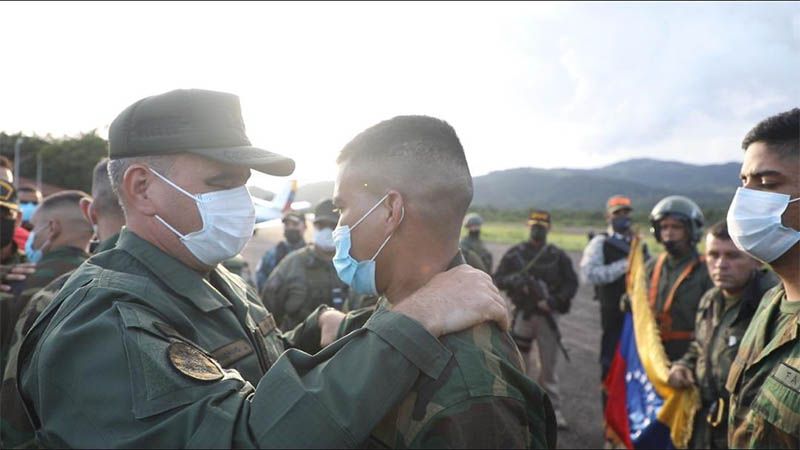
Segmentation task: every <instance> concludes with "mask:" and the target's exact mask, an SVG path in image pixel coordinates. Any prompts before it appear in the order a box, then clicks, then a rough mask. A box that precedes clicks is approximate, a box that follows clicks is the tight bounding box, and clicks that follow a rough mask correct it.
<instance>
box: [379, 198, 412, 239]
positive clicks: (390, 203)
mask: <svg viewBox="0 0 800 450" xmlns="http://www.w3.org/2000/svg"><path fill="white" fill-rule="evenodd" d="M383 203H384V205H386V207H387V208H388V210H389V215H388V216H387V217H386V222H385V223H386V227H387V230H388V232H389V233H393V232H394V231H395V230H396V229H397V227H399V226H400V224H401V223H402V222H403V220H405V215H406V214H407V213H408V211H406V207H405V206H406V205H405V200H404V199H403V195H402V194H400V193H399V192H397V191H394V190H392V191H389V193H388V196H387V197H386V200H384V201H383Z"/></svg>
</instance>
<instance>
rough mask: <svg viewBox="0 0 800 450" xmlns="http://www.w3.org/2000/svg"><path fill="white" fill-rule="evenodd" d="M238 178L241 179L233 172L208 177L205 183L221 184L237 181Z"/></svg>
mask: <svg viewBox="0 0 800 450" xmlns="http://www.w3.org/2000/svg"><path fill="white" fill-rule="evenodd" d="M238 178H239V177H238V175H237V174H235V173H233V172H223V173H221V174H218V175H214V176H211V177H208V178H206V179H205V180H203V181H204V182H205V183H206V184H219V183H224V182H226V181H237V180H238Z"/></svg>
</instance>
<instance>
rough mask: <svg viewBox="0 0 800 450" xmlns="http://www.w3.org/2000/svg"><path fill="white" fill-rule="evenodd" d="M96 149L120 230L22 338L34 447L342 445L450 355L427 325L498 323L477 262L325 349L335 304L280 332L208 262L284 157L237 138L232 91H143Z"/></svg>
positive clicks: (242, 230) (253, 298) (235, 239)
mask: <svg viewBox="0 0 800 450" xmlns="http://www.w3.org/2000/svg"><path fill="white" fill-rule="evenodd" d="M109 154H110V155H109V156H110V159H111V160H110V162H109V172H110V178H111V181H112V186H113V187H114V190H115V191H116V192H117V193H118V194H119V199H120V203H121V206H122V208H123V211H124V213H125V218H126V228H124V229H123V230H122V232H121V233H120V236H119V240H118V241H117V245H116V246H115V247H114V248H112V249H110V250H107V251H105V252H102V253H99V254H97V255H95V256H93V257H91V258H90V259H89V260H88V261H86V262H85V263H84V264H83V265H81V267H79V268H78V269H77V270H76V271H75V272H74V273H73V275H72V276H71V277H70V278H69V280H68V281H67V282H66V284H65V285H64V287H63V288H62V289H61V291H59V293H58V295H56V297H55V298H54V299H53V301H52V302H51V304H50V305H49V306H48V307H47V308H46V309H45V310H44V311H43V312H42V313H41V315H40V316H39V319H37V321H36V323H35V324H34V325H33V327H32V328H31V330H30V331H29V332H28V333H27V334H26V336H25V338H24V340H23V343H22V345H21V347H20V352H19V360H18V364H17V367H18V387H19V390H20V394H21V399H22V401H23V403H24V407H25V409H26V412H27V416H28V417H29V418H30V419H31V422H32V425H33V428H34V429H35V430H36V436H37V439H38V441H39V442H38V444H39V445H41V446H44V447H123V446H125V447H208V448H212V447H215V448H233V447H353V446H356V445H358V444H360V443H361V442H363V441H364V440H365V438H366V437H367V435H368V434H369V433H370V431H371V430H372V428H373V427H374V426H375V425H376V424H377V423H378V421H379V420H380V419H381V417H383V416H384V415H385V414H386V413H387V412H388V411H389V410H390V409H391V408H392V406H393V405H394V404H395V403H396V402H397V401H399V400H400V399H401V398H403V397H404V396H405V394H406V393H407V392H408V391H409V390H410V389H411V387H412V385H413V384H414V382H415V381H416V380H417V378H418V377H419V375H420V374H421V373H425V374H427V375H428V376H430V377H432V378H436V377H437V376H438V375H439V374H440V373H441V372H442V370H444V368H445V366H446V365H447V364H448V361H449V360H450V359H451V358H452V355H451V354H450V352H449V351H448V350H447V349H446V348H445V347H443V346H442V345H441V343H440V342H439V341H438V339H437V338H436V336H438V335H441V334H446V333H448V332H452V331H456V330H461V329H464V328H467V327H471V326H473V325H475V324H476V323H479V322H481V321H482V320H484V319H482V317H484V318H485V317H491V318H494V319H496V320H497V321H499V322H500V323H501V324H506V320H507V319H506V318H505V310H504V308H503V307H502V306H501V305H502V300H501V298H500V296H499V293H498V292H496V290H495V289H494V288H493V286H492V284H491V281H490V280H489V279H488V277H486V276H485V274H483V273H481V272H479V271H477V270H475V269H472V268H469V267H459V268H456V269H455V270H451V271H447V272H445V273H443V274H441V276H436V277H434V278H433V279H431V280H430V282H429V283H427V284H426V285H425V286H423V287H422V288H420V289H418V290H417V291H415V292H414V293H412V294H411V296H410V297H409V298H408V299H407V300H406V302H404V303H403V305H398V307H397V308H394V309H392V310H391V311H384V312H378V313H376V314H375V315H374V316H372V318H370V319H369V320H368V321H367V323H366V325H365V326H364V327H362V328H360V329H359V330H358V331H356V332H354V333H350V334H349V335H347V336H345V337H344V338H342V339H340V340H338V341H337V342H336V343H335V344H334V345H331V346H329V347H327V348H325V349H324V350H322V351H320V336H321V334H323V333H326V331H325V330H326V327H328V326H329V325H328V324H329V321H328V319H326V317H329V316H331V315H333V316H336V317H338V315H339V314H341V313H339V312H337V311H327V310H325V309H324V308H323V307H321V308H319V309H318V310H317V311H315V312H314V313H313V314H312V315H310V316H309V317H308V318H307V319H306V320H305V321H304V323H303V324H301V325H299V326H298V327H297V328H296V329H295V330H293V331H292V332H290V333H282V332H281V331H280V330H278V329H277V327H276V326H275V321H274V318H273V317H272V315H271V314H269V312H268V311H267V310H265V309H264V308H263V307H262V306H261V304H260V301H259V298H258V296H257V295H256V293H255V291H253V290H252V289H250V288H248V287H247V286H246V285H245V284H244V283H243V282H242V281H241V280H240V279H239V278H238V277H235V276H233V275H232V274H231V273H230V272H228V271H227V270H226V269H225V268H224V267H222V266H221V265H220V264H219V263H220V262H221V261H224V260H225V259H227V258H230V257H231V256H234V255H236V254H237V253H239V252H240V251H241V249H242V247H243V246H244V245H245V243H246V242H247V241H248V239H250V237H251V236H252V233H253V227H254V223H255V211H254V207H253V204H252V200H251V197H250V194H249V193H248V191H247V189H246V188H245V183H246V181H247V179H248V177H249V175H250V170H251V169H255V170H259V171H262V172H264V173H267V174H272V175H288V174H290V173H291V172H292V170H293V169H294V162H293V161H292V160H291V159H289V158H286V157H284V156H280V155H277V154H274V153H271V152H268V151H266V150H262V149H259V148H256V147H253V146H251V144H250V141H249V140H248V139H247V136H246V134H245V132H244V125H243V122H242V118H241V113H240V107H239V100H238V98H237V97H236V96H234V95H231V94H226V93H221V92H212V91H201V90H177V91H172V92H168V93H165V94H162V95H157V96H153V97H148V98H145V99H142V100H140V101H138V102H136V103H134V104H133V105H131V106H130V107H128V108H127V109H125V110H124V111H123V112H122V113H121V114H120V115H119V116H118V117H117V118H116V119H115V120H114V122H113V123H112V124H111V127H110V129H109ZM456 292H458V295H455V293H456ZM337 324H338V322H337ZM287 347H295V348H294V349H290V350H288V351H286V352H284V349H285V348H287ZM298 348H302V349H304V350H306V351H308V353H306V352H304V351H302V350H300V349H298ZM312 355H313V356H312ZM353 368H358V370H357V371H354V369H353ZM354 377H355V378H354ZM360 399H369V400H370V401H368V402H363V401H359V400H360Z"/></svg>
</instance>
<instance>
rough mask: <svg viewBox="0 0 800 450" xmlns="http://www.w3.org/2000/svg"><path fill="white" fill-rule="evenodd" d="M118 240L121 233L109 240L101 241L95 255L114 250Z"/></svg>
mask: <svg viewBox="0 0 800 450" xmlns="http://www.w3.org/2000/svg"><path fill="white" fill-rule="evenodd" d="M118 240H119V233H117V234H115V235H113V236H111V237H110V238H108V239H106V240H104V241H101V242H100V243H99V244H97V248H96V249H95V250H94V252H95V253H100V252H104V251H106V250H109V249H112V248H114V246H115V245H117V241H118Z"/></svg>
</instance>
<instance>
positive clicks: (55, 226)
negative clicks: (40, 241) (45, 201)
mask: <svg viewBox="0 0 800 450" xmlns="http://www.w3.org/2000/svg"><path fill="white" fill-rule="evenodd" d="M48 225H50V241H51V242H52V241H54V240H56V238H57V237H58V236H60V235H61V231H62V227H61V221H60V220H58V219H50V221H49V222H48Z"/></svg>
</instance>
